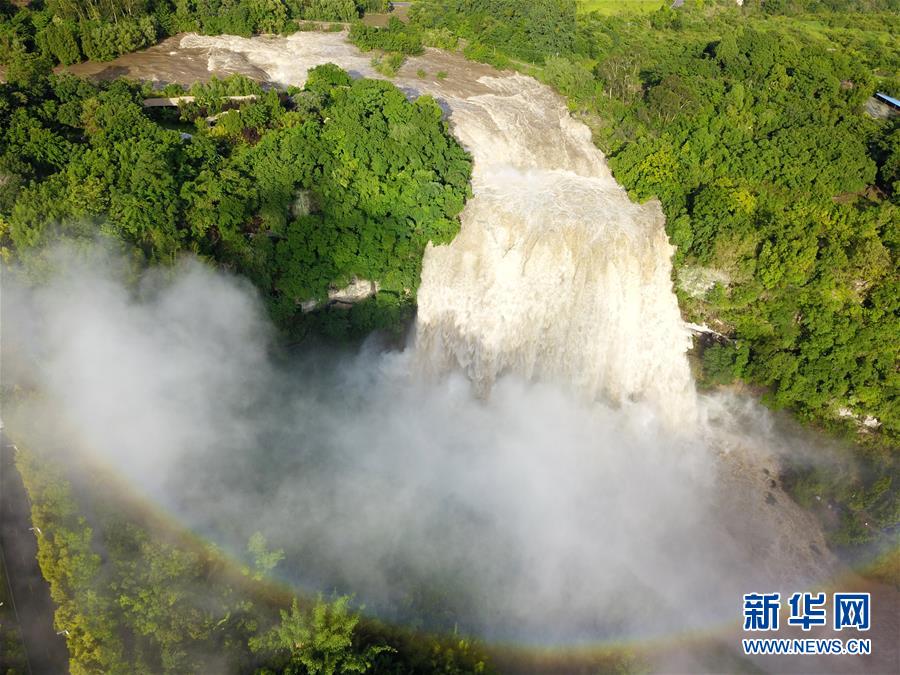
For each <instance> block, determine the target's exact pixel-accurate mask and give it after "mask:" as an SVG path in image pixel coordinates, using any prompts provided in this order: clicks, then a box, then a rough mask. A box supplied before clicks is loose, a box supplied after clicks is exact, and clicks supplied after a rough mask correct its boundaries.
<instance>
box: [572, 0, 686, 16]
mask: <svg viewBox="0 0 900 675" xmlns="http://www.w3.org/2000/svg"><path fill="white" fill-rule="evenodd" d="M669 4H670V3H668V2H664V1H663V0H580V2H579V3H578V5H579V6H578V11H580V12H584V13H588V12H600V13H601V14H607V15H610V16H611V15H613V14H624V13H626V12H637V13H646V12H655V11H656V10H657V9H659V8H660V7H663V6H668V5H669Z"/></svg>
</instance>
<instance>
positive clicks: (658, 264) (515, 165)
mask: <svg viewBox="0 0 900 675" xmlns="http://www.w3.org/2000/svg"><path fill="white" fill-rule="evenodd" d="M480 82H481V83H482V84H483V85H484V86H486V87H487V88H488V89H489V90H490V93H484V94H477V95H475V96H472V97H469V98H466V99H464V100H461V101H460V100H453V99H450V108H451V111H452V112H451V119H452V122H453V129H454V132H455V133H456V135H457V136H458V137H459V138H460V139H461V141H462V142H463V143H464V144H465V145H466V147H468V148H469V149H470V150H471V152H472V153H473V155H474V159H475V169H474V178H473V193H474V196H473V198H472V199H471V200H470V201H469V202H468V204H467V206H466V209H465V211H464V212H463V214H462V229H461V231H460V234H459V235H458V236H457V237H456V239H455V240H454V241H453V242H452V243H451V244H450V245H448V246H435V247H429V249H428V251H427V252H426V255H425V260H424V267H423V272H422V285H421V288H420V290H419V296H418V302H419V314H418V320H417V325H416V328H417V339H416V350H417V356H418V358H419V359H420V360H421V361H422V362H424V363H425V364H426V365H427V366H428V367H431V368H433V369H438V370H446V369H449V368H454V367H458V368H461V369H462V370H463V371H464V372H466V373H467V374H468V376H469V377H470V378H471V379H472V380H473V381H474V382H475V383H476V384H477V385H478V386H479V387H480V388H481V389H482V390H486V389H487V388H489V387H490V385H491V383H492V382H493V381H494V379H495V378H496V377H497V376H498V375H499V374H501V373H504V372H514V373H517V374H520V375H523V376H525V377H527V378H533V379H540V380H552V381H555V382H564V383H568V384H570V385H571V386H573V387H575V388H576V389H577V390H578V391H580V392H581V393H582V394H584V395H585V396H586V397H588V398H591V399H594V398H598V397H600V398H603V399H605V400H607V401H610V402H612V403H614V404H621V403H625V402H627V401H629V400H649V401H652V402H653V403H654V404H655V405H656V406H657V408H658V409H659V411H660V413H661V414H662V416H663V417H664V419H666V420H667V421H669V422H678V421H684V420H685V418H686V417H690V416H692V415H693V414H694V412H695V395H694V389H693V383H692V381H691V375H690V370H689V368H688V363H687V359H686V356H685V352H686V350H687V348H688V347H689V346H690V339H689V336H688V333H687V331H686V330H685V328H684V325H683V322H682V320H681V316H680V314H679V311H678V304H677V300H676V298H675V296H674V294H673V292H672V281H671V257H672V251H673V249H672V247H671V246H670V245H669V243H668V240H667V238H666V234H665V229H664V222H663V215H662V212H661V210H660V207H659V205H658V204H657V203H655V202H654V203H648V204H644V205H639V204H635V203H633V202H632V201H630V200H629V198H628V195H627V194H626V193H625V191H624V189H622V188H621V187H620V186H619V185H618V184H617V183H616V182H615V180H614V179H613V177H612V175H611V173H610V171H609V169H608V168H607V166H606V164H605V161H604V158H603V156H602V154H601V153H600V152H599V151H598V150H597V149H596V148H595V147H594V145H593V143H592V141H591V137H590V131H589V130H588V129H587V127H585V126H584V125H583V124H580V123H578V122H576V121H574V120H573V119H572V118H571V117H570V115H569V113H568V111H567V110H566V108H565V106H564V105H563V104H562V102H561V101H560V100H559V99H558V98H557V97H556V96H555V95H554V94H553V93H552V92H551V91H550V90H549V89H548V88H547V87H544V86H543V85H541V84H539V83H538V82H536V81H535V80H533V79H531V78H527V77H522V76H519V75H514V76H507V77H482V78H481V79H480Z"/></svg>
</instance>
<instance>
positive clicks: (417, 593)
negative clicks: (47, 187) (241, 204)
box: [3, 255, 825, 643]
mask: <svg viewBox="0 0 900 675" xmlns="http://www.w3.org/2000/svg"><path fill="white" fill-rule="evenodd" d="M59 268H60V269H61V271H60V272H59V273H58V274H56V275H55V276H54V277H53V278H51V279H49V280H48V281H47V282H45V283H43V284H41V285H39V286H38V287H37V288H35V289H33V290H25V288H24V287H23V286H21V285H19V284H17V283H15V281H14V279H13V278H14V274H12V273H10V272H9V271H7V274H6V283H5V284H4V315H3V327H4V357H5V358H4V368H5V374H6V376H7V377H6V378H5V379H7V380H9V378H10V377H13V378H14V379H15V380H16V382H19V383H24V384H29V385H34V386H36V387H37V388H38V389H39V390H40V391H41V392H42V393H43V396H42V397H40V399H32V400H30V401H28V403H27V404H26V405H25V406H23V407H22V408H20V410H18V411H17V416H18V418H19V421H20V423H21V424H22V426H23V427H27V426H28V424H27V423H26V421H27V420H30V425H31V426H32V427H36V426H40V424H36V423H35V421H36V420H44V422H43V426H44V427H47V426H55V427H57V428H58V429H59V430H60V431H61V432H62V430H63V429H64V430H65V432H64V433H65V438H64V439H62V442H61V443H60V446H61V447H65V448H66V451H68V452H85V451H86V452H91V453H94V454H95V455H99V456H100V457H102V458H103V459H104V461H106V462H108V463H109V464H110V465H112V466H113V467H114V468H115V469H116V470H117V471H118V472H119V473H121V474H122V475H124V476H125V477H127V478H128V479H129V481H130V482H131V483H132V484H133V485H134V486H135V487H136V489H139V490H141V491H142V492H143V493H145V494H146V495H148V496H149V497H151V498H152V499H153V500H155V501H156V502H158V503H159V504H160V505H162V506H163V507H164V508H166V509H167V510H169V511H171V512H174V513H175V514H177V515H178V517H179V519H180V520H182V521H183V522H184V523H185V525H186V526H188V527H190V528H192V529H194V530H195V531H197V532H199V533H200V534H202V535H203V536H205V537H208V538H209V539H211V540H212V541H215V542H216V543H218V544H219V545H221V546H222V547H223V548H225V549H226V550H229V551H231V552H233V553H235V554H238V555H241V554H243V552H244V551H245V546H246V541H247V538H248V537H249V536H250V534H252V533H253V532H254V531H256V530H262V531H263V532H264V533H265V534H266V535H267V537H268V539H269V542H270V544H271V545H272V546H274V547H283V548H284V549H285V550H286V552H287V557H286V559H285V560H284V561H283V562H282V564H281V565H280V566H279V568H278V569H277V570H276V574H277V575H278V576H279V577H281V578H282V579H284V580H285V581H288V582H290V583H292V584H295V585H296V586H297V587H298V588H303V589H306V590H312V591H314V590H319V589H322V590H326V591H328V590H331V589H337V590H339V591H341V592H355V593H356V594H357V597H358V599H360V600H361V601H364V602H366V603H367V605H368V607H369V609H370V610H371V611H372V612H374V613H377V614H379V615H381V616H383V617H385V618H388V619H392V620H397V621H402V622H407V623H410V624H414V625H422V626H425V627H434V628H445V629H452V628H453V627H454V626H458V627H459V628H460V629H461V630H463V631H471V632H474V633H476V634H478V635H480V636H483V637H487V638H496V639H511V640H527V641H533V642H538V643H556V642H573V641H582V640H591V641H594V640H598V639H603V638H612V637H621V636H629V637H639V636H645V635H648V634H659V633H663V632H666V631H669V630H672V629H674V628H676V627H677V628H678V629H679V630H682V629H690V628H695V627H704V626H709V625H711V624H713V623H718V622H723V621H733V620H735V619H736V617H737V616H738V608H739V604H738V603H739V598H740V595H741V593H744V592H748V591H749V590H755V586H756V585H760V584H761V585H762V586H760V587H765V588H769V587H772V586H773V585H774V586H779V587H780V586H781V585H784V584H788V583H798V582H804V583H805V582H806V581H808V580H810V579H812V578H814V577H815V576H816V575H817V574H821V573H822V568H823V566H824V565H825V562H822V566H819V567H817V563H816V562H815V560H814V559H813V558H812V556H811V554H809V553H808V551H807V550H806V549H804V547H807V548H808V544H809V541H811V540H813V539H815V537H816V536H817V534H816V532H815V531H814V530H813V529H811V530H810V531H809V532H806V533H803V534H802V535H800V537H799V539H798V541H795V542H778V544H777V545H775V544H773V542H771V541H769V540H768V539H767V536H766V532H767V530H766V528H767V527H772V526H773V525H776V524H777V525H778V526H779V527H781V528H782V529H783V530H784V529H786V530H787V531H789V532H790V531H791V528H793V530H794V531H799V530H802V528H803V526H804V523H805V522H806V521H798V522H793V521H792V519H794V520H796V518H798V516H797V513H796V511H795V510H791V508H790V506H789V505H788V506H785V505H781V506H779V507H778V508H772V507H769V506H766V505H765V504H764V503H762V499H761V493H758V492H754V489H755V488H754V487H753V485H754V484H753V483H752V481H751V482H749V483H748V482H747V481H746V480H743V479H738V478H736V477H735V471H734V466H733V465H731V464H730V463H729V462H728V461H723V459H722V456H721V451H722V450H723V448H724V447H725V446H726V445H729V444H732V445H740V443H741V441H740V439H741V437H742V436H741V433H739V432H737V431H735V430H734V429H721V428H720V429H719V430H717V431H715V430H714V431H713V432H710V430H709V429H710V428H712V426H714V425H715V423H716V420H718V423H719V425H720V426H721V425H722V424H725V423H723V422H722V420H723V419H726V418H727V419H732V418H733V417H735V415H734V412H733V409H734V408H735V405H736V403H739V402H738V401H729V400H727V399H718V400H717V401H716V404H715V405H716V406H718V408H716V407H715V406H709V405H708V406H707V410H708V411H711V412H709V415H710V416H711V418H714V419H712V421H711V422H710V427H708V428H706V429H705V430H699V431H697V432H696V433H694V432H693V431H691V430H682V433H680V434H676V433H673V432H672V431H671V430H670V429H667V428H666V427H665V426H664V425H663V424H662V423H661V422H660V421H659V420H658V415H657V413H656V411H655V410H654V409H653V408H652V407H651V406H649V405H646V404H640V403H633V404H629V405H627V406H625V407H621V408H612V407H608V406H605V405H603V404H600V403H588V402H585V401H583V400H581V399H579V398H578V397H577V396H576V395H574V394H573V393H571V392H568V391H566V390H565V389H563V388H560V387H558V386H551V385H547V384H540V383H529V382H525V381H523V380H521V379H518V378H514V377H501V378H500V379H499V380H498V382H497V383H496V385H495V386H494V388H493V389H492V392H491V395H490V397H489V398H488V399H487V400H482V399H479V398H478V397H477V396H476V395H474V393H473V391H472V387H471V386H470V384H469V382H468V381H467V380H466V379H465V378H463V377H462V376H460V375H457V374H449V375H447V376H445V377H442V378H438V379H434V378H426V377H424V376H423V375H422V374H421V373H420V372H419V370H418V366H417V365H416V359H414V358H412V355H411V354H410V351H409V350H407V351H404V352H384V351H382V350H380V349H378V348H377V346H376V345H375V344H367V345H365V346H363V348H362V349H359V350H352V351H351V350H337V349H332V348H325V347H317V348H306V349H304V350H302V351H299V352H296V353H290V354H285V353H284V352H282V351H280V350H279V349H278V348H277V346H276V345H277V340H276V339H275V337H274V331H273V329H272V327H271V326H270V325H269V323H268V321H267V319H266V318H265V315H264V312H263V310H262V307H261V303H260V302H259V301H258V299H257V297H256V295H255V293H254V291H253V290H252V288H251V287H250V286H249V285H248V284H247V283H245V282H244V281H242V280H240V279H237V278H235V277H233V276H229V275H226V274H224V273H221V272H216V271H212V270H210V269H208V268H207V267H205V266H204V265H202V264H201V263H199V262H197V261H194V260H186V261H184V262H183V263H182V264H180V265H179V266H178V267H177V268H176V269H174V270H169V271H165V272H161V271H156V272H152V273H150V274H149V275H147V276H146V278H144V279H143V280H142V281H141V282H139V283H137V284H134V283H128V279H129V277H128V275H127V274H125V273H124V272H123V268H122V266H121V265H118V264H116V263H114V262H110V261H109V260H107V259H105V258H103V259H100V258H95V259H92V260H91V261H90V262H89V263H85V262H84V261H81V262H78V261H77V260H75V259H73V258H72V257H71V256H66V255H63V256H62V257H61V258H60V263H59ZM743 414H744V416H745V417H746V418H747V419H746V422H747V423H748V424H754V425H756V426H757V430H756V432H755V433H758V434H760V435H762V436H765V435H766V433H767V432H766V430H765V424H766V422H765V419H766V418H765V417H761V416H760V415H759V412H758V409H757V408H756V407H754V406H751V407H749V408H745V409H744V412H743ZM737 417H739V416H737ZM47 420H51V421H55V422H56V423H55V424H52V423H51V424H49V425H48V423H47ZM760 420H763V426H762V427H761V428H760V427H759V424H760ZM727 424H732V422H728V423H727ZM727 424H726V426H727ZM734 424H737V422H734ZM710 434H712V436H711V435H710ZM729 434H730V435H729ZM711 437H716V438H719V439H720V441H718V442H711V441H710V438H711ZM66 439H68V440H69V441H71V442H68V443H67V442H66ZM769 441H771V437H769V438H768V441H766V442H769ZM76 446H77V447H78V449H77V450H76V449H75V447H76ZM741 461H743V462H744V463H745V464H748V465H749V466H750V468H751V469H752V470H756V467H755V466H754V465H753V464H752V462H753V461H754V460H753V455H752V453H751V454H749V455H747V457H746V458H745V459H743V460H741ZM760 461H763V460H760ZM745 468H746V467H745ZM760 480H762V476H761V475H760ZM742 481H743V482H742ZM817 541H818V540H817Z"/></svg>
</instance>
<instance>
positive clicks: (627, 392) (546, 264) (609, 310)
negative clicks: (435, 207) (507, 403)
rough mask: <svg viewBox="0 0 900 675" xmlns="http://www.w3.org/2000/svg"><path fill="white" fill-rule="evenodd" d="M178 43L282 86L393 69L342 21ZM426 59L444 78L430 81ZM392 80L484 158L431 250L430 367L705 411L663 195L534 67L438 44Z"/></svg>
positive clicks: (484, 388) (664, 410) (426, 324)
mask: <svg viewBox="0 0 900 675" xmlns="http://www.w3.org/2000/svg"><path fill="white" fill-rule="evenodd" d="M181 47H182V48H186V49H198V50H203V51H204V52H205V53H206V54H207V55H208V59H209V68H210V69H211V70H217V71H219V72H222V71H224V72H244V71H247V72H258V71H263V72H265V73H267V74H268V76H269V78H270V79H271V80H272V81H273V82H276V83H278V84H282V85H286V84H295V85H297V84H302V83H303V81H304V80H305V78H306V71H307V70H308V69H309V68H312V67H314V66H316V65H318V64H321V63H326V62H333V63H336V64H338V65H339V66H341V67H343V68H345V69H347V70H349V71H350V72H352V73H355V74H361V75H365V76H368V77H380V76H379V75H378V74H377V73H375V72H374V71H373V69H372V68H371V66H370V64H369V61H368V59H367V58H366V57H365V56H364V55H361V54H360V53H359V52H358V51H356V50H355V48H353V47H352V45H348V44H347V43H346V42H344V41H343V40H342V39H341V38H340V36H335V35H333V34H331V35H330V34H320V33H302V34H299V35H294V36H291V37H288V38H257V39H254V40H253V41H250V40H245V39H242V38H236V37H216V38H211V37H202V36H196V35H190V36H187V37H185V38H183V39H182V41H181ZM418 70H424V71H426V72H427V73H431V74H432V75H433V74H434V73H437V72H439V71H441V70H443V71H444V72H445V73H446V74H447V76H446V77H444V78H436V77H433V76H431V77H425V78H421V77H417V76H416V75H415V73H416V72H417V71H418ZM395 82H396V84H397V85H398V86H400V87H401V88H403V89H405V90H406V91H408V92H410V94H411V95H417V94H430V95H432V96H434V97H435V98H436V99H438V100H439V101H440V102H441V104H442V105H443V106H444V108H445V110H447V112H448V118H449V121H450V124H451V126H452V129H453V133H454V134H455V135H456V137H457V138H458V139H459V140H460V141H461V142H462V143H463V145H464V146H465V147H466V148H467V149H468V150H469V151H470V152H471V153H472V155H473V157H474V160H475V165H474V176H473V183H472V189H473V197H472V199H471V200H470V201H469V202H468V204H467V206H466V209H465V211H464V212H463V214H462V229H461V231H460V233H459V235H458V236H457V237H456V239H455V240H454V241H453V242H452V243H451V244H450V245H448V246H433V247H429V248H428V250H427V252H426V254H425V259H424V264H423V271H422V284H421V287H420V289H419V294H418V305H419V313H418V319H417V322H416V341H415V350H416V356H415V358H416V361H417V363H418V364H419V366H420V367H421V368H422V369H423V370H424V371H425V372H427V373H431V374H439V373H446V372H448V371H451V370H455V369H460V370H462V371H463V372H464V373H465V374H466V375H467V376H468V377H469V378H470V379H471V380H472V381H473V382H474V384H475V386H476V387H477V389H478V390H479V391H480V392H481V393H483V394H486V393H487V392H488V391H489V390H490V387H491V385H492V383H493V382H494V381H495V380H496V378H497V377H498V376H499V375H501V374H503V373H514V374H518V375H521V376H524V377H526V378H528V379H533V380H542V381H552V382H554V383H562V384H564V385H566V386H569V387H573V388H574V389H576V390H577V391H578V392H580V393H581V394H582V395H583V396H585V397H586V398H587V399H589V400H594V399H602V400H605V401H608V402H611V403H613V404H616V405H620V404H625V403H627V402H629V401H636V400H645V401H649V402H651V403H652V404H653V405H654V406H655V408H656V410H658V412H659V414H660V416H661V417H662V419H663V420H665V421H667V422H669V423H672V424H675V423H679V424H683V423H684V422H685V421H689V420H692V419H693V417H694V415H695V408H696V402H695V393H694V387H693V383H692V380H691V375H690V370H689V367H688V363H687V358H686V355H685V352H686V351H687V349H688V347H689V346H690V337H689V332H688V331H687V330H686V328H685V327H684V324H683V322H682V320H681V316H680V314H679V311H678V303H677V300H676V298H675V295H674V294H673V292H672V280H671V257H672V251H673V249H672V247H671V246H670V245H669V243H668V240H667V237H666V233H665V228H664V219H663V215H662V212H661V210H660V207H659V205H658V204H657V203H655V202H651V203H647V204H643V205H641V204H635V203H634V202H632V201H631V200H630V199H629V198H628V195H627V194H626V192H625V190H624V189H623V188H622V187H621V186H619V185H618V184H617V183H616V181H615V179H614V178H613V177H612V174H611V173H610V171H609V168H608V167H607V166H606V162H605V160H604V157H603V155H602V153H601V152H600V151H599V150H597V148H596V147H595V146H594V144H593V142H592V141H591V135H590V131H589V130H588V128H587V127H586V126H585V125H583V124H581V123H579V122H577V121H575V120H574V119H573V118H572V117H571V115H570V114H569V112H568V110H567V109H566V107H565V105H564V103H563V101H562V99H560V97H559V96H557V95H556V94H555V93H554V92H553V91H552V90H551V89H550V88H549V87H546V86H544V85H542V84H540V83H539V82H537V81H536V80H534V79H533V78H530V77H524V76H521V75H502V74H498V73H497V72H496V71H493V70H491V69H489V68H487V67H484V66H480V65H478V64H467V63H465V62H462V63H461V62H460V60H459V59H454V58H452V57H450V56H448V55H447V54H444V53H441V52H439V51H437V50H429V51H428V52H427V53H426V54H425V55H424V56H422V57H418V58H415V59H410V62H409V63H408V64H407V65H406V66H405V67H404V68H403V69H402V70H401V72H400V76H399V77H398V78H397V79H396V80H395ZM688 423H689V422H688Z"/></svg>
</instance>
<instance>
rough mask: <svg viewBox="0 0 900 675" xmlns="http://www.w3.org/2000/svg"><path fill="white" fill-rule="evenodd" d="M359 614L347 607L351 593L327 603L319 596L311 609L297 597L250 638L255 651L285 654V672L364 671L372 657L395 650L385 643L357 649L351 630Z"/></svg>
mask: <svg viewBox="0 0 900 675" xmlns="http://www.w3.org/2000/svg"><path fill="white" fill-rule="evenodd" d="M358 623H359V614H356V613H353V612H352V611H351V610H350V597H349V596H341V597H339V598H337V599H336V600H334V602H331V603H328V602H326V601H324V600H323V599H322V597H321V596H319V598H318V599H317V600H316V603H315V605H314V606H313V607H312V609H311V610H308V611H303V610H301V609H300V605H299V603H298V602H297V599H296V598H294V601H293V602H292V603H291V608H290V610H289V611H285V610H282V611H281V623H280V624H279V625H278V626H275V627H273V628H272V629H271V630H269V631H268V632H267V633H263V634H262V635H258V636H256V637H253V638H251V639H250V641H249V645H250V649H251V650H253V651H254V652H271V653H274V654H276V655H284V656H286V664H285V669H284V672H285V673H287V674H288V675H293V674H298V675H299V674H300V673H310V674H311V675H333V674H334V673H364V672H366V671H367V670H368V669H369V667H370V666H371V664H372V660H373V659H374V658H375V657H376V656H378V654H382V653H384V652H391V651H394V650H393V648H391V647H388V646H386V645H379V646H369V647H366V648H365V649H359V648H358V647H357V646H356V645H354V636H353V633H354V630H355V629H356V626H357V624H358Z"/></svg>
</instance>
